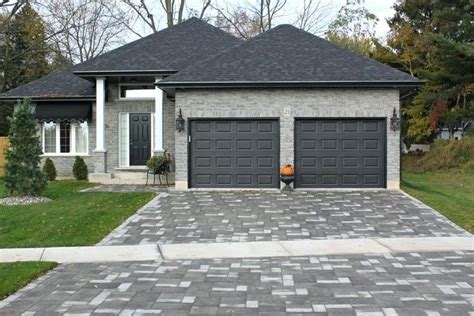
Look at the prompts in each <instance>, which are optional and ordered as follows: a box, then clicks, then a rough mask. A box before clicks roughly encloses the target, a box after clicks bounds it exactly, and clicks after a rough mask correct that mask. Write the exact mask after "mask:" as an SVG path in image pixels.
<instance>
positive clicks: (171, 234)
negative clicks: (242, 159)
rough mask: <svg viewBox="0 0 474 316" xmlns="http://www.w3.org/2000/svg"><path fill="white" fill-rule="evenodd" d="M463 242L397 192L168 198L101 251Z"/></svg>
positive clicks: (208, 194)
mask: <svg viewBox="0 0 474 316" xmlns="http://www.w3.org/2000/svg"><path fill="white" fill-rule="evenodd" d="M464 235H466V232H465V231H464V230H462V229H459V228H457V227H455V226H454V225H453V224H452V223H451V222H450V221H448V220H447V219H446V218H445V217H443V216H442V215H440V214H439V213H438V212H436V211H434V210H432V209H431V208H429V207H427V206H426V205H424V204H422V203H419V202H417V201H415V200H413V199H411V198H409V197H407V196H406V195H404V194H403V193H401V192H400V191H389V190H380V191H352V192H349V191H341V192H334V191H331V192H326V191H309V192H306V191H295V192H292V193H281V192H278V191H260V192H248V191H247V192H242V191H231V192H203V191H191V192H176V191H175V192H173V191H170V192H169V193H163V194H162V195H161V197H160V198H159V199H158V200H157V201H156V203H155V204H154V205H150V206H149V207H147V208H145V209H143V210H141V211H140V212H138V213H137V214H136V215H135V216H134V217H133V218H131V219H130V221H128V222H127V223H126V224H125V225H123V226H121V227H120V228H119V229H117V230H116V231H115V232H113V233H112V234H111V235H109V238H107V239H106V240H104V241H103V243H102V244H105V245H123V244H126V245H133V244H143V243H156V242H158V243H190V242H241V241H269V240H296V239H328V238H329V239H336V238H337V239H340V238H370V237H428V236H438V237H446V236H464Z"/></svg>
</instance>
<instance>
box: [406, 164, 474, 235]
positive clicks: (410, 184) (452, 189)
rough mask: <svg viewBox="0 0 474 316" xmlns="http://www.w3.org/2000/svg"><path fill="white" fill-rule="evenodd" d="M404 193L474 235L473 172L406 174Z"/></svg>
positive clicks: (472, 170)
mask: <svg viewBox="0 0 474 316" xmlns="http://www.w3.org/2000/svg"><path fill="white" fill-rule="evenodd" d="M402 177H403V179H402V189H403V190H404V191H405V192H407V193H408V194H410V195H412V196H414V197H416V198H417V199H419V200H421V201H423V202H424V203H426V204H427V205H429V206H431V207H432V208H434V209H436V210H438V211H439V212H440V213H441V214H443V215H444V216H446V217H447V218H449V219H450V220H451V221H453V222H454V223H456V224H458V225H459V226H461V227H463V228H464V229H466V230H468V231H469V232H471V233H474V194H473V192H474V169H448V170H438V171H434V172H424V173H420V172H415V171H403V173H402Z"/></svg>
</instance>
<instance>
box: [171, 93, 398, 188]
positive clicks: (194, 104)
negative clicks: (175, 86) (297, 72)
mask: <svg viewBox="0 0 474 316" xmlns="http://www.w3.org/2000/svg"><path fill="white" fill-rule="evenodd" d="M399 104H400V103H399V91H398V89H266V90H265V89H239V90H231V89H226V90H178V91H177V92H176V106H175V110H176V112H177V111H179V109H182V112H183V116H184V117H185V118H186V119H189V118H232V117H235V118H279V120H280V164H281V165H282V166H283V165H285V164H292V165H294V122H295V118H303V117H314V118H324V117H327V118H336V117H337V118H371V117H372V118H386V121H387V187H388V188H391V189H396V188H398V187H399V184H400V160H399V159H400V158H399V157H400V133H399V131H392V130H391V129H390V126H389V125H390V117H391V116H392V113H393V109H394V108H395V109H397V113H398V112H399ZM176 115H177V113H176ZM187 135H188V131H187V130H186V131H184V132H181V133H179V132H177V131H176V132H175V137H176V147H175V150H176V151H175V156H176V188H178V189H186V188H187V187H188V144H187Z"/></svg>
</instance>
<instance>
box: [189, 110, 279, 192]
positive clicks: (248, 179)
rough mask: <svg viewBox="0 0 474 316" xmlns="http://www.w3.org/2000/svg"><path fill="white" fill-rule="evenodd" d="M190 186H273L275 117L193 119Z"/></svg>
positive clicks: (275, 178)
mask: <svg viewBox="0 0 474 316" xmlns="http://www.w3.org/2000/svg"><path fill="white" fill-rule="evenodd" d="M190 124H191V125H190V127H191V128H190V130H191V131H190V134H191V135H190V136H191V144H190V147H189V148H190V180H191V181H190V185H191V187H199V188H257V187H258V188H277V187H278V186H279V184H280V181H279V178H278V168H279V148H280V147H279V142H280V139H279V130H278V129H279V127H278V121H277V120H246V119H236V120H196V121H191V123H190Z"/></svg>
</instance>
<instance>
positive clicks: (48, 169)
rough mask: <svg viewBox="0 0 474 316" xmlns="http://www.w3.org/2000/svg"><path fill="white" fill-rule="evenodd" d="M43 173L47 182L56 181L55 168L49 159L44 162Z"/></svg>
mask: <svg viewBox="0 0 474 316" xmlns="http://www.w3.org/2000/svg"><path fill="white" fill-rule="evenodd" d="M43 172H44V174H45V175H46V177H47V178H48V180H49V181H54V180H56V167H55V166H54V163H53V161H52V160H51V159H50V158H47V159H46V161H45V162H44V166H43Z"/></svg>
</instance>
